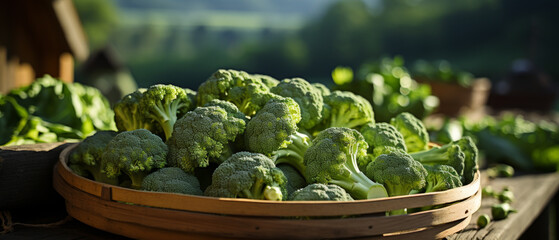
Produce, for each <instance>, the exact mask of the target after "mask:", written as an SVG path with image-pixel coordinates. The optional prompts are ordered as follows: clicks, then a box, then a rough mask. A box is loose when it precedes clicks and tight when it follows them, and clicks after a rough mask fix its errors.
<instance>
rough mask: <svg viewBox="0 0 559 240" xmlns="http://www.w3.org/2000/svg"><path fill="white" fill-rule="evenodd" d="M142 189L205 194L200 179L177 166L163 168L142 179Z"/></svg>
mask: <svg viewBox="0 0 559 240" xmlns="http://www.w3.org/2000/svg"><path fill="white" fill-rule="evenodd" d="M141 189H142V190H146V191H154V192H171V193H182V194H190V195H204V193H203V192H202V190H201V189H200V182H199V181H198V179H197V178H196V177H195V176H194V175H192V174H189V173H186V172H184V171H183V170H182V169H180V168H177V167H166V168H161V169H159V170H157V171H155V172H153V173H150V174H149V175H147V176H146V177H145V178H144V181H142V188H141Z"/></svg>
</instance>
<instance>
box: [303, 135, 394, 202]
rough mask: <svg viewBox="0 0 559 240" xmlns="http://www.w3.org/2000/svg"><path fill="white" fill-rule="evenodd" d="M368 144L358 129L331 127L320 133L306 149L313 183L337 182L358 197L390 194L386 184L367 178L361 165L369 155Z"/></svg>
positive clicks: (377, 196) (308, 167)
mask: <svg viewBox="0 0 559 240" xmlns="http://www.w3.org/2000/svg"><path fill="white" fill-rule="evenodd" d="M367 146H368V145H367V143H366V142H365V140H364V139H363V136H362V135H361V134H360V133H359V132H358V131H356V130H353V129H349V128H328V129H326V130H324V131H322V132H320V133H319V134H318V135H317V136H316V138H315V139H314V140H313V141H312V145H311V146H310V147H309V148H308V149H307V151H306V152H305V157H304V163H305V165H306V166H307V168H306V174H305V175H306V176H307V180H308V181H309V182H314V183H324V184H336V185H338V186H340V187H342V188H344V189H345V190H346V191H347V192H349V193H350V194H351V196H352V197H353V198H355V199H370V198H379V197H387V196H388V194H387V192H386V189H385V188H384V186H383V185H382V184H379V183H376V182H373V181H372V180H371V179H369V178H367V176H365V174H364V173H363V172H361V171H360V170H359V167H358V166H357V158H358V157H361V156H364V155H366V153H367V152H366V151H367Z"/></svg>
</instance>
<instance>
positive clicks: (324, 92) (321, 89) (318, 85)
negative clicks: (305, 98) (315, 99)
mask: <svg viewBox="0 0 559 240" xmlns="http://www.w3.org/2000/svg"><path fill="white" fill-rule="evenodd" d="M311 85H312V86H313V87H314V88H316V90H318V92H320V94H321V95H322V96H326V95H330V93H331V91H330V88H328V87H327V86H326V85H324V84H322V83H311Z"/></svg>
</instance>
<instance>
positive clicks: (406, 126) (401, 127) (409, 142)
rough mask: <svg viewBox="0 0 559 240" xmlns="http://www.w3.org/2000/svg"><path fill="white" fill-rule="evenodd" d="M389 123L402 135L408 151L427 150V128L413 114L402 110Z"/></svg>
mask: <svg viewBox="0 0 559 240" xmlns="http://www.w3.org/2000/svg"><path fill="white" fill-rule="evenodd" d="M390 124H392V126H394V127H396V129H397V130H398V131H399V132H400V133H401V134H402V136H403V137H404V141H405V143H406V147H407V149H408V152H410V153H411V152H418V151H423V150H427V148H428V146H429V133H428V132H427V128H426V127H425V125H424V124H423V122H421V120H419V119H418V118H416V117H415V116H414V115H412V114H411V113H408V112H403V113H400V114H398V115H396V117H393V118H392V119H391V120H390Z"/></svg>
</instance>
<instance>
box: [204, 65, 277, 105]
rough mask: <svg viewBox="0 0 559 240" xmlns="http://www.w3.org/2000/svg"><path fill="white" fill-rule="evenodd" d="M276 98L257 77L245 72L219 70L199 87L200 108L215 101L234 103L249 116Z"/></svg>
mask: <svg viewBox="0 0 559 240" xmlns="http://www.w3.org/2000/svg"><path fill="white" fill-rule="evenodd" d="M274 97H276V95H275V94H272V93H270V91H269V87H268V86H267V85H266V84H264V83H263V82H262V80H261V79H260V78H259V77H258V76H257V77H255V76H252V75H250V74H248V73H246V72H243V71H236V70H224V69H220V70H217V71H216V72H215V73H214V74H212V76H211V77H210V78H208V80H206V81H204V82H203V83H202V84H200V86H199V87H198V95H197V96H196V99H197V101H198V102H197V103H198V106H204V105H205V104H206V103H208V102H209V101H211V100H213V99H221V100H226V101H229V102H232V103H233V104H235V106H237V108H238V109H239V110H240V111H241V112H243V113H244V114H245V115H247V116H253V115H254V114H256V112H257V111H258V110H260V108H262V106H264V104H266V102H268V100H270V99H272V98H274Z"/></svg>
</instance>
